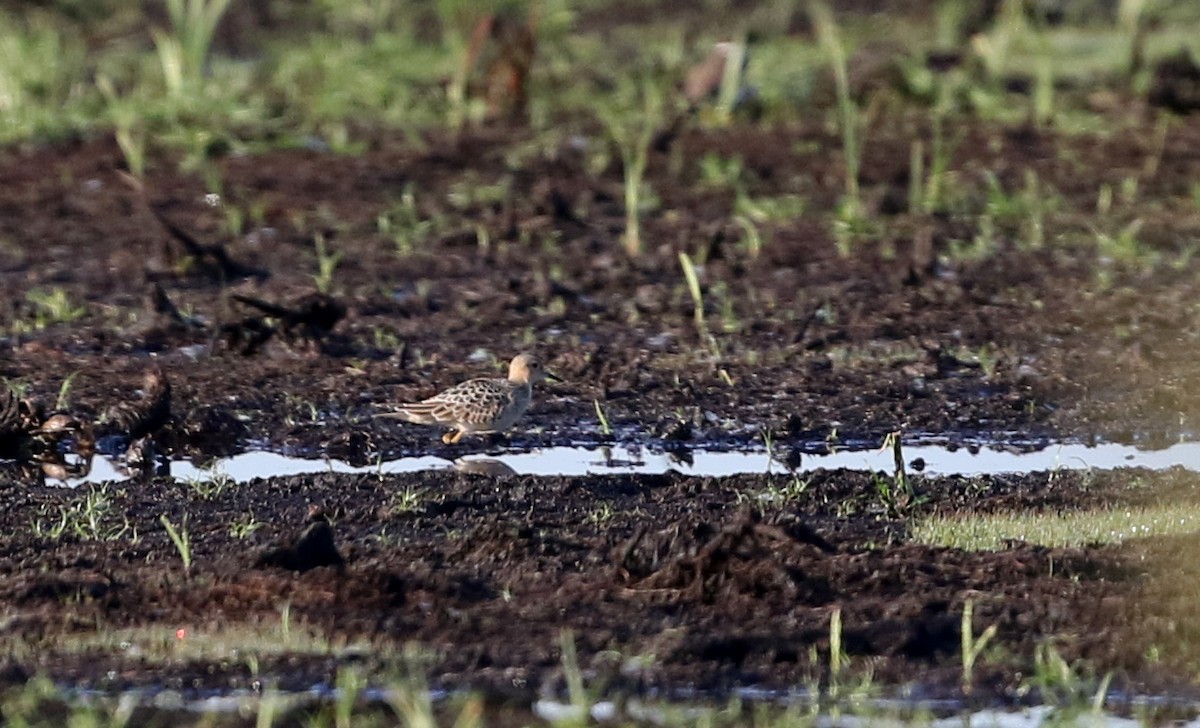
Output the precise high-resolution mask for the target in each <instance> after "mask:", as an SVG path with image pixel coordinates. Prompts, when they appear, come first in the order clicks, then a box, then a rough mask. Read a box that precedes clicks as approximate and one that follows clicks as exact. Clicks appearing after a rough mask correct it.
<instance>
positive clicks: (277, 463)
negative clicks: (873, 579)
mask: <svg viewBox="0 0 1200 728" xmlns="http://www.w3.org/2000/svg"><path fill="white" fill-rule="evenodd" d="M1017 447H1027V446H1026V445H1021V446H1013V447H1006V446H1002V445H995V444H993V445H990V446H985V447H965V446H962V445H934V444H929V445H913V446H906V447H905V448H904V458H905V460H906V462H907V463H908V464H909V466H908V467H909V469H910V472H917V471H919V472H922V473H925V474H930V475H965V476H974V475H996V474H1002V473H1026V472H1037V471H1053V470H1087V469H1093V468H1094V469H1111V468H1120V467H1129V468H1134V467H1136V468H1148V469H1151V470H1163V469H1166V468H1171V467H1175V466H1179V467H1183V468H1186V469H1188V470H1193V471H1200V442H1185V443H1178V444H1176V445H1173V446H1171V447H1168V448H1165V449H1162V450H1140V449H1138V448H1136V447H1132V446H1129V445H1116V444H1102V445H1096V446H1087V445H1082V444H1066V443H1064V444H1056V445H1051V446H1048V447H1045V448H1043V449H1040V450H1034V451H1018V450H1017V449H1016V448H1017ZM918 464H920V467H918ZM451 468H458V469H467V470H470V471H472V472H481V473H484V474H490V475H509V474H518V475H568V476H578V475H603V474H612V473H664V472H667V471H671V470H674V471H677V472H680V473H684V474H688V475H710V476H724V475H738V474H742V473H765V472H776V473H779V472H789V471H788V469H787V468H786V467H785V466H784V465H783V464H781V463H780V462H778V461H777V460H775V459H773V458H772V457H770V456H769V455H768V454H767V452H766V451H763V450H758V451H750V452H709V451H704V450H688V451H676V452H662V451H654V450H649V449H645V448H641V447H611V448H607V447H606V448H575V447H551V448H544V449H538V450H532V451H529V452H504V453H498V454H474V455H467V456H464V457H463V458H460V459H459V460H457V461H450V460H447V459H444V458H440V457H435V456H432V455H425V456H420V457H406V458H399V459H396V460H390V461H382V462H380V463H377V464H373V465H368V466H364V467H355V466H352V465H350V464H348V463H346V462H343V461H341V460H334V459H312V458H299V457H292V456H287V455H281V454H278V453H273V452H266V451H251V452H246V453H242V454H240V455H235V456H233V457H229V458H222V459H219V460H216V461H214V462H212V463H210V464H208V465H206V466H203V467H201V466H198V465H196V464H194V463H192V462H189V461H186V460H173V461H171V462H170V463H169V464H168V465H167V472H166V473H163V474H169V475H171V476H172V477H175V478H178V479H181V480H188V479H200V480H205V479H210V478H213V477H229V478H232V479H234V480H235V481H237V482H245V481H249V480H253V479H254V478H267V477H272V476H286V475H303V474H306V473H321V472H337V473H383V474H388V473H411V472H417V471H422V470H439V469H451ZM820 468H825V469H837V468H847V469H852V470H870V471H879V470H882V471H887V472H890V471H891V470H892V468H893V455H892V452H891V450H885V449H880V448H873V449H858V450H855V449H845V450H838V451H835V452H827V453H820V454H804V455H801V457H800V462H799V466H798V467H796V468H795V469H794V470H792V471H790V472H794V473H804V472H808V471H812V470H817V469H820ZM127 477H128V476H127V475H125V474H124V473H122V472H121V470H120V469H119V468H118V467H117V466H116V465H115V464H114V463H113V462H111V461H109V460H107V459H105V458H102V457H97V458H95V460H94V461H93V463H92V467H91V470H90V472H89V473H88V474H87V475H86V476H84V477H81V478H72V479H69V480H67V481H66V482H67V483H68V484H69V485H80V484H83V483H98V482H104V481H119V480H125V479H126V478H127Z"/></svg>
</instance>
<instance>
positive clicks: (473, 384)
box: [378, 354, 562, 445]
mask: <svg viewBox="0 0 1200 728" xmlns="http://www.w3.org/2000/svg"><path fill="white" fill-rule="evenodd" d="M543 379H553V380H554V381H556V382H561V381H562V380H561V379H559V378H558V377H556V376H554V375H553V374H551V373H550V372H548V371H546V369H545V367H543V366H542V363H541V362H540V361H538V360H537V358H536V357H533V356H531V355H529V354H520V355H518V356H516V357H513V360H512V362H511V363H509V365H508V379H490V378H481V379H469V380H467V381H465V382H463V383H462V384H456V385H454V386H453V387H451V388H450V389H447V390H446V391H444V392H441V393H440V394H435V395H434V396H432V397H430V398H429V399H426V400H423V401H421V402H414V403H412V404H402V405H399V407H398V409H397V411H395V412H388V413H385V414H381V415H378V416H379V417H394V418H397V419H401V420H407V421H409V422H415V423H417V424H419V425H448V426H450V427H453V428H454V430H452V431H450V432H447V433H446V434H445V435H442V442H444V443H446V444H447V445H453V444H454V443H456V442H458V441H459V440H461V439H462V438H463V436H464V435H474V434H487V433H490V432H503V431H505V430H507V429H508V428H510V427H512V426H513V424H514V423H516V421H517V420H518V419H519V418H520V417H521V415H523V414H525V410H527V409H529V404H530V402H532V401H533V385H534V384H535V383H537V382H540V381H542V380H543Z"/></svg>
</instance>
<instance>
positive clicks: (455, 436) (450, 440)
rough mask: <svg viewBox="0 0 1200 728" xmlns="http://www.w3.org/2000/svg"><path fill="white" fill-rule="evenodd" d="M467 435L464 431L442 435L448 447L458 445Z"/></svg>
mask: <svg viewBox="0 0 1200 728" xmlns="http://www.w3.org/2000/svg"><path fill="white" fill-rule="evenodd" d="M465 434H466V433H465V432H463V431H462V430H455V431H453V432H447V433H446V434H444V435H442V442H444V443H446V444H447V445H455V444H457V443H458V441H459V440H461V439H462V436H463V435H465Z"/></svg>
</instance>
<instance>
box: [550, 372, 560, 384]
mask: <svg viewBox="0 0 1200 728" xmlns="http://www.w3.org/2000/svg"><path fill="white" fill-rule="evenodd" d="M546 379H549V380H551V381H555V382H561V381H563V379H562V377H560V376H557V375H555V374H551V373H550V372H546Z"/></svg>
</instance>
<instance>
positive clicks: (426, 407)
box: [375, 402, 437, 425]
mask: <svg viewBox="0 0 1200 728" xmlns="http://www.w3.org/2000/svg"><path fill="white" fill-rule="evenodd" d="M433 407H434V405H432V404H429V403H426V402H413V403H412V404H401V405H398V406H397V408H396V411H395V412H381V413H379V414H377V415H375V416H376V417H379V418H387V419H393V420H405V421H406V422H414V423H416V424H418V425H436V424H437V418H436V417H434V416H433Z"/></svg>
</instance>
